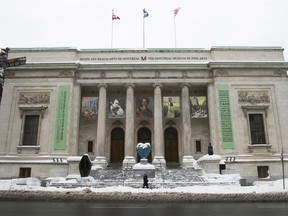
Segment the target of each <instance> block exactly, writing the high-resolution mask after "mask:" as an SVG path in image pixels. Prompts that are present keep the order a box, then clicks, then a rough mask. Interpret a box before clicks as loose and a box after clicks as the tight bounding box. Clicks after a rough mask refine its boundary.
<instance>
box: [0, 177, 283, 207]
mask: <svg viewBox="0 0 288 216" xmlns="http://www.w3.org/2000/svg"><path fill="white" fill-rule="evenodd" d="M87 178H89V177H87ZM90 178H92V177H90ZM230 178H231V176H230ZM50 180H51V181H55V182H57V183H62V184H70V183H72V184H73V183H76V182H77V181H76V180H75V179H70V180H66V179H65V178H51V179H50ZM81 180H84V181H87V180H88V181H89V180H90V179H86V180H85V179H81ZM92 180H93V181H95V180H94V179H93V178H92ZM210 180H211V179H210ZM285 185H287V186H286V187H288V179H286V181H285ZM139 186H140V187H139V188H132V187H125V186H114V187H102V188H95V187H76V188H63V187H61V186H60V187H51V186H48V187H42V186H41V181H40V180H39V179H36V178H26V179H12V180H0V200H15V201H17V200H18V201H27V200H28V201H33V200H34V201H67V202H70V201H85V202H86V201H95V202H98V201H100V202H103V201H104V202H166V203H167V202H181V203H183V202H185V203H187V202H231V201H232V202H256V201H257V202H264V201H270V202H271V201H282V202H283V201H285V202H286V201H288V189H283V182H282V180H277V181H261V182H260V181H259V182H255V183H254V185H253V186H240V184H228V185H221V184H215V183H214V184H213V185H212V184H210V185H205V186H204V185H202V186H199V185H194V186H189V187H176V188H157V189H156V188H155V189H154V188H152V189H146V188H145V189H144V188H141V183H139Z"/></svg>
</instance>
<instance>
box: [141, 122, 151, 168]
mask: <svg viewBox="0 0 288 216" xmlns="http://www.w3.org/2000/svg"><path fill="white" fill-rule="evenodd" d="M137 141H138V143H140V142H141V143H146V142H148V143H150V145H151V147H152V144H151V131H150V130H149V129H148V128H146V127H142V128H140V129H139V130H138V133H137ZM151 151H152V150H151ZM147 159H148V162H149V163H151V162H152V156H151V152H150V154H149V155H148V157H147ZM137 161H138V162H139V161H140V156H139V155H138V154H137Z"/></svg>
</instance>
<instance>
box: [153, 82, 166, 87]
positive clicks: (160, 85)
mask: <svg viewBox="0 0 288 216" xmlns="http://www.w3.org/2000/svg"><path fill="white" fill-rule="evenodd" d="M152 86H153V87H154V88H156V87H160V88H162V87H163V84H162V83H153V84H152Z"/></svg>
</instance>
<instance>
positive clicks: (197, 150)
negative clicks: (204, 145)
mask: <svg viewBox="0 0 288 216" xmlns="http://www.w3.org/2000/svg"><path fill="white" fill-rule="evenodd" d="M195 145H196V152H201V150H202V149H201V140H196V143H195Z"/></svg>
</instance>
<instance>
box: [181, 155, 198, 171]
mask: <svg viewBox="0 0 288 216" xmlns="http://www.w3.org/2000/svg"><path fill="white" fill-rule="evenodd" d="M195 162H196V160H195V159H194V158H193V156H192V155H186V156H183V159H182V167H183V168H194V163H195Z"/></svg>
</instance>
